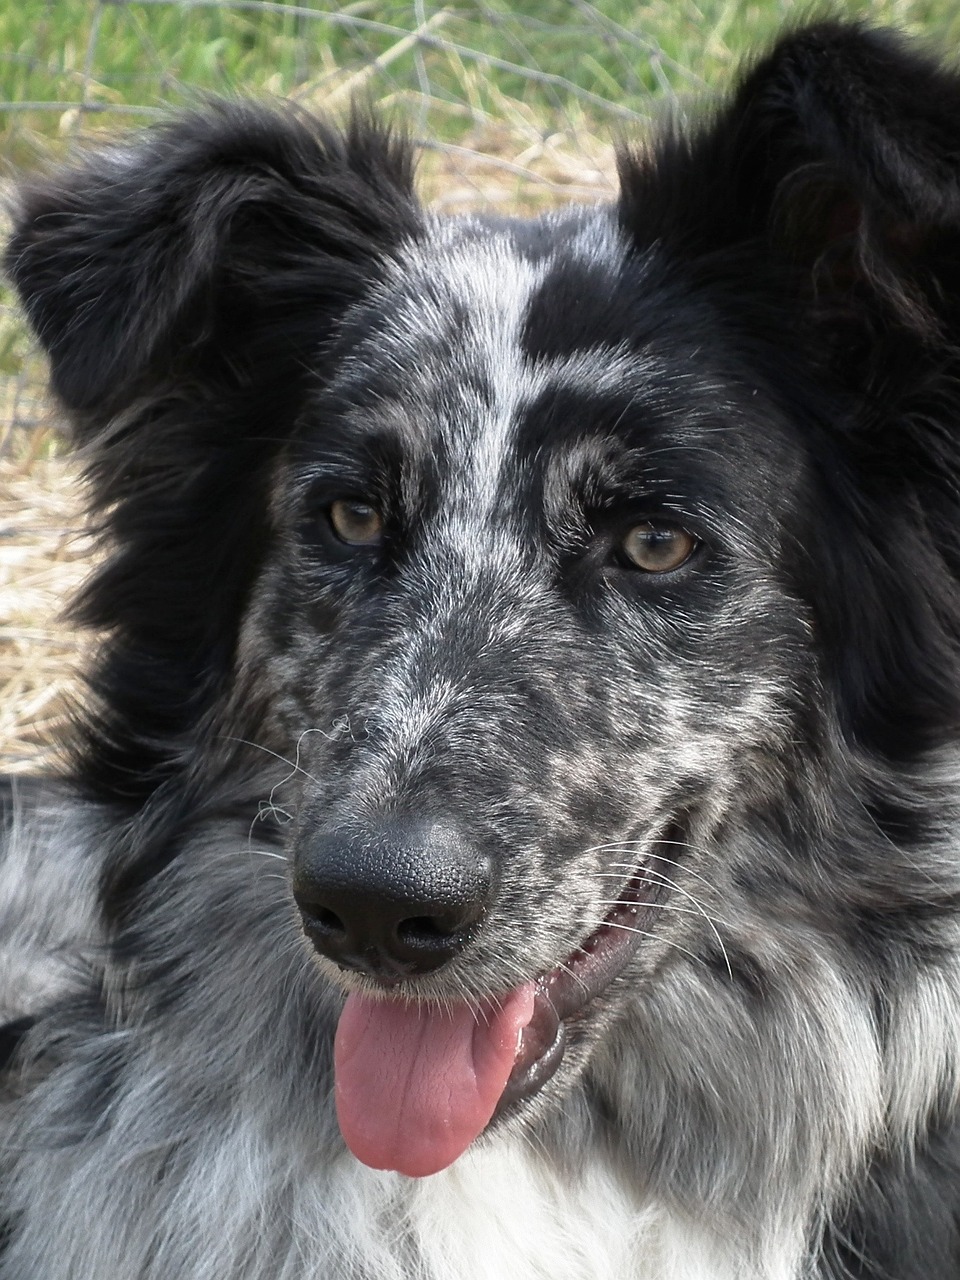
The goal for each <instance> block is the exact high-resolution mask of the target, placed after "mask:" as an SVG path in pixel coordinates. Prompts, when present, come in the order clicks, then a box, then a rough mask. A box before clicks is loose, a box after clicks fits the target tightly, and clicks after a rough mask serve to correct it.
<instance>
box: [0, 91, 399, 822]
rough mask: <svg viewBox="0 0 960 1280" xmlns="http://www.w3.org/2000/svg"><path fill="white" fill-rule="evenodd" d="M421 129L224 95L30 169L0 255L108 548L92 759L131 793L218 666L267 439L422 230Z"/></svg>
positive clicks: (253, 524) (224, 659)
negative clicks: (404, 135)
mask: <svg viewBox="0 0 960 1280" xmlns="http://www.w3.org/2000/svg"><path fill="white" fill-rule="evenodd" d="M419 228H420V213H419V207H418V205H417V203H416V201H415V199H414V196H413V194H412V161H411V155H410V151H409V148H407V147H405V146H403V145H402V144H399V143H397V142H396V141H394V140H392V139H391V137H390V135H389V134H388V133H387V132H386V131H384V130H383V129H381V128H378V127H376V126H374V125H372V124H370V123H367V122H364V121H362V120H359V121H355V122H354V123H353V124H352V125H351V126H350V127H348V128H347V129H346V130H345V131H344V132H339V131H337V130H334V129H331V128H328V127H326V126H324V125H323V124H321V123H319V122H317V121H316V120H313V119H312V118H310V117H308V116H303V115H300V114H297V113H295V112H293V111H292V110H287V111H281V110H267V109H265V108H261V107H257V106H252V105H248V104H236V103H234V104H222V105H219V106H211V107H209V108H208V109H207V110H205V111H202V112H199V113H195V114H193V115H188V116H185V117H183V118H181V119H180V120H178V121H175V122H173V123H171V124H169V125H167V126H166V127H163V128H160V129H159V130H155V131H152V132H150V133H148V134H147V135H146V136H144V137H143V138H141V139H140V140H139V141H135V142H134V143H133V144H132V145H130V146H128V147H124V148H117V149H113V150H109V151H106V152H104V153H101V154H98V155H93V156H90V157H89V158H87V159H85V160H83V161H81V162H80V163H79V164H78V165H76V166H73V167H67V168H65V169H62V170H60V171H58V172H55V173H54V174H53V175H52V176H50V177H47V178H45V179H41V180H38V181H35V182H33V183H29V184H27V185H26V186H25V187H24V188H23V190H22V194H21V204H20V210H19V215H18V217H17V219H16V225H15V229H14V234H13V238H12V241H11V243H10V248H9V251H8V254H7V258H6V266H7V270H8V272H9V274H10V276H11V278H12V280H13V282H14V284H15V285H16V287H17V289H18V290H19V292H20V295H21V297H22V298H23V301H24V304H25V306H26V309H27V314H28V315H29V317H30V319H31V321H32V323H33V325H34V327H35V328H36V330H37V333H38V334H39V336H40V339H41V341H42V342H43V344H44V346H45V347H46V349H47V350H48V352H49V353H50V358H51V364H52V377H53V385H54V388H55V390H56V391H57V392H58V393H59V395H60V397H61V399H62V401H63V403H64V405H65V407H66V408H67V409H68V410H69V411H70V417H71V419H72V422H73V428H74V433H75V437H76V439H77V441H78V442H79V443H80V444H81V446H82V447H83V451H82V457H83V462H84V465H85V468H86V473H87V477H88V480H89V481H90V485H89V493H90V496H91V504H92V507H93V510H94V512H95V513H99V515H100V516H101V519H102V523H103V526H104V529H105V532H106V533H107V534H108V535H109V546H110V549H111V552H112V554H111V555H110V556H108V557H107V558H106V559H105V560H104V561H103V563H102V564H101V565H100V567H99V568H98V569H97V571H96V573H95V574H94V576H93V577H92V579H90V580H89V581H88V583H87V585H86V587H85V588H84V590H83V592H82V593H81V595H80V597H79V599H78V601H77V602H76V603H75V605H74V611H73V612H74V617H75V618H77V619H78V620H79V621H80V622H82V623H85V624H87V625H89V626H93V627H96V628H97V629H99V630H101V631H103V632H104V633H105V638H104V640H103V643H102V644H101V646H100V649H99V652H98V655H97V658H96V660H95V662H94V664H93V669H92V671H91V672H90V673H89V681H88V684H89V690H90V696H89V697H88V698H87V701H86V705H85V708H84V725H83V732H82V733H80V734H78V735H76V737H77V741H76V748H77V752H78V771H79V774H80V776H81V777H85V778H86V782H87V784H88V785H89V786H90V787H92V788H93V790H94V791H95V792H96V794H98V795H99V796H100V797H102V798H105V799H111V800H113V799H117V798H122V799H124V800H140V799H142V798H143V797H144V796H146V795H148V794H150V793H151V791H152V789H153V788H155V787H156V786H157V785H159V783H160V782H161V781H162V780H163V779H164V778H165V777H167V776H169V775H170V773H171V771H175V770H177V769H179V768H181V767H182V761H183V759H184V758H185V757H186V756H187V755H188V752H187V748H186V745H185V744H188V743H190V742H191V741H192V740H193V735H194V733H195V728H196V726H197V725H198V724H199V723H201V722H202V721H203V717H204V716H205V715H206V714H207V712H208V711H209V709H210V708H211V707H212V706H213V705H214V704H215V702H216V699H217V698H218V697H219V696H220V694H221V693H222V690H223V689H224V688H225V687H226V686H227V685H228V683H229V681H230V679H231V675H232V670H233V657H234V652H235V646H236V643H237V634H238V629H239V619H240V616H241V613H242V609H243V604H244V601H245V599H246V595H247V592H248V591H249V589H250V584H251V582H252V581H253V579H254V577H255V575H256V573H257V571H258V567H259V565H260V563H261V562H262V559H263V556H264V555H265V548H266V547H267V546H268V545H269V538H270V528H269V518H268V507H269V502H268V487H269V480H270V476H271V474H272V468H271V461H272V459H273V458H274V457H275V455H276V454H277V453H278V451H279V450H280V449H281V448H282V447H283V444H284V442H285V441H286V440H287V439H288V438H289V435H290V433H291V432H292V430H293V429H294V426H295V423H296V420H297V414H298V412H299V409H300V407H301V405H302V403H303V398H304V394H305V392H306V388H307V386H308V385H312V384H313V383H314V382H315V381H316V380H317V379H321V378H322V377H323V374H324V352H325V348H326V347H327V345H328V344H329V343H330V341H331V340H332V339H333V338H334V336H335V331H336V326H337V323H338V321H339V319H340V318H341V317H342V314H343V312H344V310H345V308H346V307H348V306H349V305H350V303H351V302H353V301H354V300H355V299H358V298H359V297H360V296H361V295H362V294H363V292H364V290H366V289H367V288H368V287H369V286H370V283H371V281H373V280H375V279H376V277H377V274H378V272H379V271H380V270H382V269H383V263H384V259H385V258H387V257H389V255H390V253H391V251H392V250H393V249H394V247H395V246H396V245H398V244H399V243H400V242H401V241H403V240H406V239H409V238H410V237H414V236H416V235H417V234H418V233H419Z"/></svg>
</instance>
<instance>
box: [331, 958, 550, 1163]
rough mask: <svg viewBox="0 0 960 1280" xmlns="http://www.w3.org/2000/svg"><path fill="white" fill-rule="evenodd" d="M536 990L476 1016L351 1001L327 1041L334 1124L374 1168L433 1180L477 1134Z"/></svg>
mask: <svg viewBox="0 0 960 1280" xmlns="http://www.w3.org/2000/svg"><path fill="white" fill-rule="evenodd" d="M535 990H536V988H535V985H534V984H533V983H532V982H528V983H526V984H525V985H524V986H522V987H517V988H516V990H514V991H511V992H510V993H509V995H507V996H506V997H504V999H503V1001H502V1003H501V1004H500V1006H499V1007H498V1008H496V1009H493V1010H492V1011H488V1010H486V1009H485V1010H484V1011H483V1012H482V1013H481V1014H478V1013H477V1010H476V1009H475V1008H474V1007H473V1006H472V1005H468V1004H457V1005H455V1006H453V1007H452V1008H444V1009H443V1010H440V1009H437V1008H434V1007H428V1006H426V1005H423V1004H417V1003H415V1002H413V1001H406V1000H371V999H370V998H369V997H367V996H360V995H350V996H348V997H347V1002H346V1004H345V1005H344V1008H343V1013H342V1014H341V1015H340V1022H339V1024H338V1026H337V1036H336V1040H335V1042H334V1050H333V1057H334V1068H335V1073H336V1100H337V1118H338V1119H339V1121H340V1129H341V1131H342V1133H343V1136H344V1139H345V1140H346V1143H347V1146H348V1147H349V1148H350V1150H351V1151H352V1152H353V1154H354V1155H355V1156H356V1157H357V1159H358V1160H362V1161H363V1163H364V1164H368V1165H370V1166H372V1168H374V1169H396V1170H397V1171H398V1172H399V1173H405V1174H408V1175H409V1176H410V1177H411V1178H422V1177H425V1176H426V1175H427V1174H429V1173H438V1172H439V1171H440V1170H441V1169H445V1168H446V1167H447V1165H448V1164H452V1163H453V1162H454V1160H456V1158H457V1157H458V1156H459V1155H462V1154H463V1152H464V1151H466V1149H467V1147H469V1145H470V1143H471V1142H473V1140H474V1138H476V1137H477V1135H478V1134H480V1133H482V1132H483V1129H484V1128H485V1127H486V1125H487V1123H488V1121H489V1120H490V1117H491V1116H492V1115H493V1113H494V1110H495V1109H496V1105H497V1103H498V1102H499V1100H500V1095H501V1094H502V1093H503V1090H504V1087H505V1085H506V1083H507V1079H508V1077H509V1075H510V1072H511V1070H512V1068H513V1063H514V1059H515V1058H516V1053H517V1046H518V1043H519V1039H520V1032H521V1031H522V1030H523V1028H524V1027H525V1026H526V1025H527V1023H528V1022H529V1021H530V1019H531V1018H532V1017H533V997H534V994H535Z"/></svg>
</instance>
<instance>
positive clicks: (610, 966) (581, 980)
mask: <svg viewBox="0 0 960 1280" xmlns="http://www.w3.org/2000/svg"><path fill="white" fill-rule="evenodd" d="M672 834H673V832H672V831H671V832H669V833H665V834H664V835H663V836H662V837H661V840H660V841H657V842H656V844H655V845H654V846H653V848H652V849H651V852H650V853H648V855H647V856H646V857H645V858H644V859H643V861H642V862H641V863H640V865H639V866H638V867H637V869H636V870H635V872H634V874H633V876H632V877H631V879H630V880H629V881H628V882H627V884H626V885H625V886H624V888H623V889H622V890H621V892H620V894H619V896H618V898H617V902H616V905H615V906H614V907H613V908H612V909H611V910H610V911H609V912H608V913H607V915H606V916H605V917H604V919H603V920H602V921H601V923H600V924H599V926H598V927H597V928H596V929H594V931H593V932H592V933H591V934H590V935H589V936H588V937H587V938H585V939H584V940H583V942H581V943H580V944H579V945H578V946H577V948H576V949H575V950H574V951H573V952H571V954H570V955H569V956H568V957H567V959H566V960H565V961H563V962H562V963H561V964H559V965H557V966H556V967H555V968H553V969H550V970H549V971H548V972H546V973H542V974H540V975H538V976H537V977H536V978H534V979H532V980H531V981H529V982H526V983H523V984H522V985H521V986H519V987H516V988H514V989H513V990H512V991H510V992H508V993H507V994H506V995H505V996H503V997H501V998H500V1000H499V1002H498V1003H497V1004H496V1005H495V1006H494V1007H493V1008H492V1009H491V1010H487V1009H484V1010H483V1011H482V1012H480V1011H478V1009H477V1006H476V1004H475V1003H468V1002H466V1001H460V1002H452V1003H449V1004H445V1005H430V1004H428V1003H426V1002H424V1001H414V1000H406V999H395V998H387V999H384V998H378V997H377V996H371V995H366V994H359V993H352V994H350V995H349V996H348V997H347V1000H346V1003H345V1005H344V1009H343V1013H342V1014H341V1016H340V1021H339V1023H338V1025H337V1034H336V1039H335V1043H334V1069H335V1098H336V1106H337V1116H338V1119H339V1121H340V1128H341V1131H342V1133H343V1137H344V1139H345V1141H346V1143H347V1146H348V1147H349V1148H350V1150H351V1151H352V1152H353V1153H354V1155H355V1156H356V1157H357V1158H358V1159H359V1160H361V1161H362V1162H363V1163H364V1164H367V1165H370V1166H372V1167H373V1168H376V1169H392V1170H396V1171H397V1172H400V1173H405V1174H407V1175H409V1176H411V1177H423V1176H425V1175H427V1174H432V1173H437V1172H439V1171H440V1170H441V1169H444V1168H446V1167H447V1166H448V1165H450V1164H452V1163H453V1161H454V1160H456V1159H457V1158H458V1157H459V1156H460V1155H462V1154H463V1152H464V1151H465V1150H466V1149H467V1147H469V1146H470V1144H471V1143H472V1142H473V1141H474V1139H475V1138H477V1137H478V1136H479V1135H480V1134H481V1133H482V1132H483V1130H484V1129H485V1128H486V1127H487V1125H488V1124H489V1123H490V1121H491V1120H492V1119H493V1118H494V1117H496V1116H500V1115H502V1114H503V1113H504V1112H505V1111H507V1110H508V1109H509V1108H511V1107H513V1106H514V1105H515V1104H517V1103H518V1102H520V1101H522V1100H523V1099H526V1098H529V1097H531V1096H532V1095H533V1094H535V1093H537V1091H538V1090H540V1089H541V1088H542V1087H543V1086H544V1084H546V1082H547V1081H548V1080H549V1079H550V1077H551V1076H552V1075H553V1074H554V1073H555V1072H556V1070H557V1068H558V1067H559V1065H560V1063H561V1061H562V1059H563V1055H564V1050H565V1048H566V1044H567V1037H568V1033H569V1030H570V1028H571V1027H574V1026H575V1025H576V1024H577V1022H578V1021H580V1020H581V1019H584V1018H586V1017H587V1016H588V1014H589V1010H590V1006H591V1004H592V1003H593V1001H594V1000H595V999H596V997H597V996H598V995H600V994H601V993H602V992H603V991H605V990H606V989H607V988H608V987H609V986H610V984H611V983H612V982H613V981H614V979H615V978H616V977H617V976H618V975H619V974H620V973H622V972H623V970H624V969H625V968H626V966H627V964H628V962H629V961H630V959H631V957H632V956H633V955H634V954H635V952H636V951H637V949H638V948H639V946H640V943H641V942H642V940H643V937H644V936H645V935H644V931H643V930H642V929H641V928H640V927H639V925H638V921H639V920H640V919H641V917H642V916H643V914H644V913H645V912H646V911H648V910H649V909H650V908H652V907H653V906H654V905H655V904H656V902H657V900H658V898H659V897H660V895H661V894H662V893H663V891H664V881H663V877H662V876H660V875H659V874H657V873H656V872H655V871H654V870H653V866H652V864H653V862H654V861H655V859H656V857H657V855H656V853H655V852H654V850H655V849H656V848H657V847H659V845H660V843H662V842H663V841H665V840H667V839H668V837H671V836H672ZM671 842H672V841H671Z"/></svg>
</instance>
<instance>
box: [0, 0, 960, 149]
mask: <svg viewBox="0 0 960 1280" xmlns="http://www.w3.org/2000/svg"><path fill="white" fill-rule="evenodd" d="M305 7H307V8H310V9H316V10H320V9H321V8H322V6H321V5H319V4H317V3H315V0H306V5H305ZM331 7H332V6H331ZM276 9H279V10H280V11H270V10H267V9H230V8H210V7H191V6H189V5H180V4H176V3H172V2H169V3H168V2H164V3H147V4H144V3H127V2H126V0H116V2H114V3H102V4H100V3H96V2H95V0H18V2H17V3H7V4H4V5H2V7H0V100H3V101H7V102H13V103H18V104H21V109H9V110H6V111H3V110H0V156H5V157H6V158H7V159H9V160H14V161H20V162H22V161H24V160H25V159H28V158H29V156H30V155H31V154H32V153H33V152H34V151H35V150H36V149H37V146H38V141H39V140H42V139H47V140H49V139H55V138H57V137H58V136H64V135H66V136H71V135H72V134H73V133H74V132H75V131H76V130H77V128H78V127H79V126H80V125H81V124H82V126H83V127H84V128H85V129H89V128H108V129H115V128H116V127H117V126H118V125H119V124H121V123H123V124H129V123H130V120H131V116H132V117H133V119H136V118H138V116H140V115H142V117H143V118H145V119H146V118H149V112H150V111H151V110H154V111H155V110H157V109H159V108H161V107H163V106H165V105H168V104H171V103H177V102H182V101H183V100H184V99H185V98H189V97H190V96H191V95H194V94H196V92H197V91H198V90H200V91H211V90H212V91H233V90H241V89H242V90H244V91H250V90H253V91H259V92H263V91H266V92H269V93H278V94H288V93H291V92H294V91H297V90H301V91H303V89H304V87H305V86H306V87H307V90H308V91H317V92H318V93H319V94H320V95H321V96H322V94H323V93H324V92H325V91H328V90H329V89H330V88H331V87H336V86H337V85H339V84H343V83H344V81H345V80H348V79H349V77H351V76H354V77H356V79H355V80H353V81H352V82H351V87H357V86H360V85H362V87H363V88H364V89H365V90H366V91H367V92H368V93H371V94H372V96H374V97H376V98H380V99H388V100H390V101H393V102H396V101H398V100H400V101H401V102H402V104H403V107H404V109H405V110H406V112H407V113H409V111H410V109H411V107H412V109H413V112H414V118H415V120H416V122H417V124H418V125H419V126H420V127H421V128H422V129H423V130H424V131H425V132H427V133H429V134H432V135H433V136H436V137H440V138H447V139H452V138H455V137H457V136H459V135H461V134H462V133H463V132H464V131H465V130H466V129H467V128H469V126H470V125H471V123H474V122H476V121H478V120H484V119H488V118H491V117H492V118H498V117H500V116H502V114H503V112H504V110H505V109H508V110H509V109H512V110H520V111H524V112H527V113H531V112H532V113H534V114H535V116H536V118H537V119H538V120H540V121H542V124H543V127H544V129H550V128H555V127H558V126H559V127H563V126H564V124H565V123H567V122H569V121H570V120H571V119H573V120H574V121H576V122H578V123H581V122H586V123H587V124H588V125H589V124H594V125H596V127H597V128H598V129H603V128H604V127H605V121H604V117H614V118H616V117H617V116H621V115H622V114H623V113H624V112H632V113H636V114H637V115H640V116H643V115H645V114H646V113H647V111H648V110H649V108H650V102H651V95H652V94H653V95H656V94H660V95H663V94H665V93H666V94H679V95H682V96H684V97H686V96H688V95H691V94H693V93H695V92H697V91H698V90H700V89H702V87H703V85H704V84H708V85H712V84H715V83H717V82H718V81H722V80H723V79H724V77H725V76H727V75H728V73H729V71H730V68H731V67H732V66H733V65H734V64H735V63H736V61H737V59H738V58H739V57H740V55H741V54H742V53H743V52H744V50H747V49H750V48H755V47H756V46H757V45H762V44H763V43H764V42H765V41H767V40H769V39H770V38H771V37H772V35H773V33H774V32H775V31H776V30H777V28H778V27H779V26H780V25H781V24H782V23H783V21H784V20H787V21H791V20H796V19H797V18H798V17H800V16H802V15H803V14H804V13H806V12H810V6H809V4H804V5H802V6H801V5H800V4H798V3H794V0H766V2H760V3H752V4H751V3H738V2H735V0H699V3H698V2H697V0H648V2H647V3H639V4H638V3H635V2H634V0H598V3H596V4H590V3H588V0H527V2H526V3H517V2H516V0H514V2H511V0H487V2H486V3H482V4H477V3H472V4H471V3H456V2H454V3H451V4H449V5H446V6H444V5H442V4H441V3H440V2H439V0H422V2H421V3H420V4H419V5H417V4H414V3H403V2H402V0H360V3H355V4H351V5H345V6H341V7H340V8H339V9H338V10H337V13H338V14H339V15H340V19H341V20H340V21H339V22H336V21H331V20H328V19H325V18H322V17H313V16H305V15H303V14H298V13H296V12H293V11H291V6H275V10H276ZM284 9H285V10H286V11H283V10H284ZM833 11H834V12H844V13H858V14H864V13H869V16H870V18H871V19H872V20H875V21H880V22H893V23H896V24H897V25H899V26H901V27H903V28H905V29H907V30H909V31H912V32H915V33H921V34H927V35H929V36H930V37H932V38H933V39H934V40H936V41H937V43H939V44H940V45H941V46H942V47H945V48H948V49H950V48H954V47H956V45H957V44H958V43H960V10H958V6H957V3H956V0H873V3H871V4H869V5H863V4H860V5H852V4H846V5H843V4H841V5H834V6H833ZM424 19H427V20H428V21H429V29H428V30H427V33H426V35H427V40H428V42H429V43H427V44H421V45H420V46H419V47H414V46H412V45H411V44H410V42H407V43H406V44H402V43H401V41H402V38H403V36H404V35H405V34H406V33H409V32H410V31H413V30H415V29H416V28H417V26H418V23H420V22H422V21H423V20H424ZM376 58H380V59H384V65H383V66H382V67H380V68H376V67H375V69H374V70H373V72H372V73H371V72H370V70H369V68H370V66H371V63H373V61H374V59H376ZM492 60H493V61H492ZM528 73H532V74H528ZM561 81H569V82H570V83H569V84H564V83H561ZM82 102H86V103H87V104H88V105H90V106H91V107H92V108H94V111H91V112H90V113H89V114H87V113H85V114H84V116H83V117H82V120H80V119H78V117H77V115H76V113H75V112H71V111H70V110H69V109H68V108H69V104H80V103H82ZM25 103H38V104H50V103H54V104H64V105H62V106H57V107H56V108H54V109H45V108H43V107H37V108H33V109H29V110H23V109H22V104H25Z"/></svg>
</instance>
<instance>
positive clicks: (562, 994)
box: [494, 842, 664, 1116]
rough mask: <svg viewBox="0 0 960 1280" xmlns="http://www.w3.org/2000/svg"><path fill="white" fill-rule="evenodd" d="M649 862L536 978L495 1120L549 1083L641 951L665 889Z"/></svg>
mask: <svg viewBox="0 0 960 1280" xmlns="http://www.w3.org/2000/svg"><path fill="white" fill-rule="evenodd" d="M658 843H659V842H658ZM651 861H653V859H652V858H648V859H647V860H645V861H644V862H643V863H642V864H641V865H640V867H639V868H638V869H637V871H636V872H634V874H633V876H632V878H631V879H630V881H629V883H628V884H627V885H626V887H625V888H624V889H623V890H621V892H620V894H619V896H618V898H617V903H616V905H615V906H614V907H613V909H612V910H610V911H609V912H607V914H606V916H605V917H604V918H603V920H602V921H601V923H600V925H599V926H598V927H597V928H596V929H594V931H593V933H591V934H590V936H589V937H588V938H585V939H584V941H583V942H581V943H580V945H579V946H578V947H577V949H576V950H575V951H574V952H572V954H571V955H569V956H568V957H567V959H566V960H565V961H564V962H563V963H562V964H559V965H557V967H556V968H555V969H551V970H550V971H549V972H548V973H545V974H541V975H540V976H539V977H538V978H537V979H536V981H535V986H536V991H535V993H534V1004H533V1010H534V1011H533V1017H532V1018H531V1019H530V1021H529V1022H528V1023H527V1025H526V1026H525V1027H524V1028H523V1029H522V1031H521V1032H520V1041H519V1048H518V1049H517V1055H516V1059H515V1061H514V1065H513V1070H512V1071H511V1072H510V1076H509V1078H508V1079H507V1083H506V1087H505V1088H504V1090H503V1093H502V1094H501V1095H500V1101H499V1102H498V1103H497V1107H496V1110H495V1112H494V1115H495V1116H499V1115H501V1114H502V1113H503V1112H504V1111H506V1110H507V1108H508V1107H510V1106H511V1105H512V1104H513V1103H515V1102H519V1101H520V1100H521V1099H523V1098H529V1097H531V1096H532V1095H533V1094H535V1093H537V1092H538V1090H540V1089H541V1088H542V1087H543V1086H544V1085H545V1084H546V1082H547V1081H548V1080H549V1079H550V1077H551V1076H552V1075H553V1074H554V1072H555V1071H556V1069H557V1067H559V1065H560V1063H561V1061H562V1059H563V1054H564V1050H565V1048H566V1043H567V1029H568V1027H569V1026H570V1025H571V1024H573V1023H575V1022H576V1021H577V1020H578V1019H579V1018H581V1017H583V1015H584V1014H585V1013H586V1012H587V1010H588V1008H589V1006H590V1004H591V1003H592V1002H593V1000H594V999H595V998H596V997H597V996H598V995H600V993H601V992H602V991H604V990H605V989H606V988H607V987H608V986H609V985H610V984H611V982H613V980H614V978H616V977H617V976H618V975H619V974H621V973H622V972H623V970H624V969H625V968H626V966H627V962H628V961H629V960H630V958H631V957H632V956H633V954H634V952H636V951H637V949H638V948H639V946H640V943H641V941H642V940H643V937H644V934H643V931H642V930H640V929H639V927H638V923H637V922H638V920H639V919H640V918H641V917H642V915H643V914H644V912H645V911H646V910H649V908H650V907H652V906H653V905H655V903H656V901H657V899H658V897H659V896H660V894H661V893H662V891H663V887H664V886H663V880H662V877H661V876H659V875H657V874H651V870H652V868H651V866H650V862H651Z"/></svg>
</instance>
